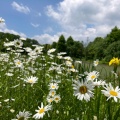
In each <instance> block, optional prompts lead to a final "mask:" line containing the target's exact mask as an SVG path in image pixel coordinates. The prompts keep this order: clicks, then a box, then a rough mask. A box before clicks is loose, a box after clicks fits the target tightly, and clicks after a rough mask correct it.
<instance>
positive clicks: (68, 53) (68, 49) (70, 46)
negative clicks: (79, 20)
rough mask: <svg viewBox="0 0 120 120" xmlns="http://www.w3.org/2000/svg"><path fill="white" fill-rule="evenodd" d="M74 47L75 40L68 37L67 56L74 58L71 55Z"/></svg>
mask: <svg viewBox="0 0 120 120" xmlns="http://www.w3.org/2000/svg"><path fill="white" fill-rule="evenodd" d="M73 45H74V40H73V38H72V37H71V36H70V37H68V39H67V41H66V46H67V48H66V52H67V55H69V56H72V55H71V53H72V47H73Z"/></svg>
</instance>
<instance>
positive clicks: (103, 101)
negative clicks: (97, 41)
mask: <svg viewBox="0 0 120 120" xmlns="http://www.w3.org/2000/svg"><path fill="white" fill-rule="evenodd" d="M17 42H21V43H20V44H19V43H17V46H16V44H13V45H12V47H11V48H13V49H12V50H10V51H8V53H1V54H0V62H1V64H0V80H1V81H0V109H1V112H0V120H12V119H13V120H27V119H29V120H34V119H43V120H73V119H74V120H78V119H79V120H88V119H89V120H96V119H97V120H117V119H118V120H119V119H120V115H119V110H120V105H119V102H120V100H119V99H120V96H119V95H120V89H119V87H117V86H119V85H120V84H119V81H120V75H119V68H118V70H117V73H113V72H111V71H112V70H113V67H112V66H108V65H102V64H98V65H97V66H93V63H92V62H91V63H90V64H89V63H84V62H83V61H81V60H77V61H74V62H73V60H72V58H71V57H69V56H65V53H59V54H57V55H56V54H54V52H55V49H50V50H49V51H48V53H47V54H43V52H42V50H43V47H42V46H36V47H35V48H34V49H33V50H30V49H28V48H23V47H22V45H23V43H22V41H17ZM15 43H16V41H15ZM13 46H14V47H13ZM18 50H19V52H18ZM20 50H25V51H27V52H28V54H27V55H23V53H22V54H21V53H20ZM115 75H116V76H115ZM108 83H111V86H113V88H112V87H111V86H109V85H110V84H108ZM106 85H108V88H109V89H110V91H108V89H107V88H106V92H108V93H109V95H106V92H105V93H104V92H102V91H104V90H105V87H106ZM116 87H117V88H116ZM115 88H116V89H115Z"/></svg>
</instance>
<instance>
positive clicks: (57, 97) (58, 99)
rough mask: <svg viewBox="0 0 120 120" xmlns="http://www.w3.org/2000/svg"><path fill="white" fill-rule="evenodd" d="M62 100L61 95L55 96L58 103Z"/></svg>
mask: <svg viewBox="0 0 120 120" xmlns="http://www.w3.org/2000/svg"><path fill="white" fill-rule="evenodd" d="M60 100H61V98H60V95H55V96H54V101H55V102H56V103H58V102H59V101H60Z"/></svg>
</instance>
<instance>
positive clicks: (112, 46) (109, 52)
mask: <svg viewBox="0 0 120 120" xmlns="http://www.w3.org/2000/svg"><path fill="white" fill-rule="evenodd" d="M6 38H7V39H8V40H9V41H13V40H14V39H19V38H20V36H19V35H14V34H10V33H3V32H0V51H2V52H4V51H5V47H4V45H3V43H4V42H5V41H6ZM33 44H36V45H40V43H39V42H38V41H37V40H34V39H29V38H27V39H26V41H24V47H31V48H32V47H33V46H32V45H33ZM43 46H44V50H43V51H44V53H46V52H47V51H48V50H49V49H52V48H55V49H56V53H59V52H66V53H67V54H66V55H67V56H71V57H72V58H78V59H85V60H95V59H99V60H101V61H106V62H108V61H109V60H110V59H112V58H113V57H118V58H120V29H119V28H118V27H117V26H115V27H114V28H113V29H111V31H110V33H108V34H107V35H106V36H105V37H104V38H103V37H96V38H95V39H94V40H93V41H91V42H89V43H88V44H87V45H84V43H83V42H82V41H76V40H74V39H73V38H72V36H69V37H68V38H67V39H65V37H64V35H61V36H60V37H59V39H58V41H57V42H53V43H52V44H44V45H43Z"/></svg>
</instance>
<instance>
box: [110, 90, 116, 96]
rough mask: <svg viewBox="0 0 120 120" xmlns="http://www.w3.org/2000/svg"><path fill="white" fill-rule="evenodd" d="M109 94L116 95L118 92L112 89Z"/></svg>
mask: <svg viewBox="0 0 120 120" xmlns="http://www.w3.org/2000/svg"><path fill="white" fill-rule="evenodd" d="M110 94H111V95H112V96H117V95H118V93H117V92H115V91H113V90H111V91H110Z"/></svg>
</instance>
